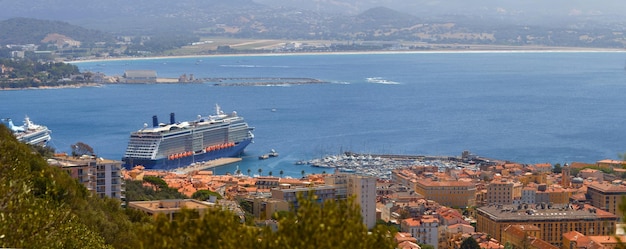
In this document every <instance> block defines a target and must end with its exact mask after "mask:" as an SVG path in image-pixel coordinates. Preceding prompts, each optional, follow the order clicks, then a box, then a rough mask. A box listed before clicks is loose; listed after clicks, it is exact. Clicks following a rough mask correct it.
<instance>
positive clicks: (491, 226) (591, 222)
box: [476, 203, 617, 247]
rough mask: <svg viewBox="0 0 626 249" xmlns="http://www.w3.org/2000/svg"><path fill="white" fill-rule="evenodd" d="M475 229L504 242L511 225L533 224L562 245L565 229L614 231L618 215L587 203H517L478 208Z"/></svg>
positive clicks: (542, 235) (547, 238) (594, 232)
mask: <svg viewBox="0 0 626 249" xmlns="http://www.w3.org/2000/svg"><path fill="white" fill-rule="evenodd" d="M476 216H477V217H476V231H478V232H485V233H488V234H490V235H491V236H492V237H493V238H495V239H496V240H498V241H503V240H502V239H503V231H504V229H505V228H506V227H508V226H509V225H533V226H536V227H538V228H539V229H541V232H540V233H539V234H538V237H540V238H541V239H543V240H545V241H547V242H548V243H550V244H552V245H555V246H558V247H560V246H562V243H563V241H562V239H561V237H562V235H563V232H564V231H572V230H576V231H580V232H581V233H583V234H587V235H611V234H615V231H616V222H617V216H615V215H614V214H612V213H609V212H606V211H603V210H601V209H598V208H596V207H593V206H591V205H588V204H567V205H565V204H559V205H552V204H543V203H542V204H534V205H529V204H518V205H488V206H483V207H479V208H477V210H476Z"/></svg>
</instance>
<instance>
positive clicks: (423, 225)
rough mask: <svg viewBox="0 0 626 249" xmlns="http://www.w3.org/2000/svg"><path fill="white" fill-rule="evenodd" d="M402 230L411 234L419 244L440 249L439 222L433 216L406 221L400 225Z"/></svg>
mask: <svg viewBox="0 0 626 249" xmlns="http://www.w3.org/2000/svg"><path fill="white" fill-rule="evenodd" d="M400 230H401V231H402V232H406V233H410V234H411V236H413V237H414V238H416V239H417V242H418V243H419V244H426V245H431V246H433V247H434V248H435V249H437V248H439V233H440V232H439V220H438V219H437V218H435V217H433V216H428V215H425V216H422V217H421V218H408V219H404V220H402V222H401V223H400Z"/></svg>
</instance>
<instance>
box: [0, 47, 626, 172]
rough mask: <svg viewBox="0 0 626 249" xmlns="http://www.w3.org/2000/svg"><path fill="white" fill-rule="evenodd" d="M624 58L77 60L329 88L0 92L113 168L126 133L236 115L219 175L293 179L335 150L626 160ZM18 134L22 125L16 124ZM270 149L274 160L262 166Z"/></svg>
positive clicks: (61, 144) (100, 68) (109, 69)
mask: <svg viewBox="0 0 626 249" xmlns="http://www.w3.org/2000/svg"><path fill="white" fill-rule="evenodd" d="M625 59H626V54H624V53H619V52H593V53H592V52H523V53H522V52H497V53H496V52H475V53H395V54H393V53H388V54H317V55H288V56H271V55H254V56H211V57H196V58H162V59H146V60H119V61H98V62H82V63H77V64H76V65H78V67H79V68H80V69H81V70H83V71H85V70H90V71H94V72H103V73H106V74H107V75H122V74H123V73H124V71H125V70H155V71H156V72H157V73H158V76H159V77H170V78H178V77H179V76H180V75H182V74H187V76H189V75H190V74H193V75H194V77H195V78H206V77H307V78H315V79H320V80H323V81H327V82H330V83H328V84H311V85H292V86H245V87H244V86H228V87H225V86H219V87H218V86H213V84H212V83H200V84H184V85H183V84H136V85H135V84H133V85H123V84H115V85H103V86H101V87H85V88H76V89H73V88H66V89H46V90H16V91H2V92H0V116H2V117H11V118H13V119H14V120H16V121H18V120H22V119H23V117H24V116H25V115H28V116H29V117H30V118H31V119H32V120H33V121H34V122H35V123H38V124H42V125H46V126H48V127H49V128H50V129H51V130H52V131H53V132H52V137H53V140H52V143H51V145H52V146H54V147H55V148H56V149H57V150H58V151H70V150H71V149H70V145H71V144H75V143H76V142H83V143H86V144H89V145H90V146H92V147H93V148H94V150H95V152H96V153H97V154H98V155H99V156H101V157H105V158H111V159H117V160H120V159H121V158H122V156H123V154H124V151H125V149H126V144H127V142H128V137H129V134H130V132H132V131H135V130H138V129H140V128H142V127H143V125H144V123H148V124H151V122H152V120H151V117H152V116H153V115H157V116H158V117H159V118H160V121H161V122H168V121H169V113H171V112H174V113H176V119H177V121H185V120H192V119H194V118H195V117H196V116H197V115H199V114H202V115H208V114H211V113H213V112H214V106H215V104H219V105H220V106H221V107H222V109H223V110H224V111H225V112H231V111H236V112H237V113H238V114H239V115H240V116H242V117H244V118H245V120H246V121H247V122H248V123H249V125H250V126H253V127H254V128H255V129H254V134H255V140H254V143H253V144H251V145H250V146H248V148H247V149H246V152H245V155H244V160H243V161H242V162H240V163H238V164H236V165H228V166H223V167H220V168H217V169H215V171H216V173H218V174H225V173H233V172H234V171H235V170H236V169H239V170H241V172H242V173H244V174H247V170H248V169H250V171H251V174H258V169H261V170H262V173H261V174H263V175H267V174H268V173H269V172H270V171H271V172H272V173H273V175H274V176H278V175H279V172H280V171H281V170H282V171H283V172H284V175H286V176H287V175H289V176H294V177H299V176H300V174H301V172H302V171H305V173H314V172H317V173H319V172H322V171H323V170H327V169H320V168H313V167H310V166H307V165H295V164H294V163H295V162H297V161H300V160H310V159H314V158H320V157H323V156H326V155H330V154H338V153H340V152H342V151H353V152H358V153H371V154H385V153H389V154H411V155H451V156H457V155H460V154H461V152H462V151H464V150H469V151H471V152H472V153H474V154H477V155H479V156H483V157H488V158H496V159H503V160H510V161H515V162H520V163H544V162H548V163H553V164H554V163H561V164H563V163H571V162H591V163H593V162H595V161H597V160H602V159H617V158H618V154H619V153H623V152H626V145H625V144H624V141H626V129H625V128H626V125H625V123H626V122H625V120H626V112H625V111H624V109H625V107H626V71H625V69H624V61H625ZM18 123H19V121H18ZM271 149H274V150H276V151H277V152H278V153H279V154H280V155H279V157H277V158H270V159H267V160H259V159H258V156H259V155H262V154H265V153H268V152H269V151H270V150H271Z"/></svg>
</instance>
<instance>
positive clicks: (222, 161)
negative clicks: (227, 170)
mask: <svg viewBox="0 0 626 249" xmlns="http://www.w3.org/2000/svg"><path fill="white" fill-rule="evenodd" d="M241 160H242V159H241V158H238V157H223V158H218V159H215V160H211V161H206V162H199V163H196V164H193V165H189V166H186V167H180V168H176V169H173V170H172V171H174V172H176V173H179V174H187V173H191V172H193V171H200V170H205V169H210V168H215V167H219V166H224V165H227V164H231V163H236V162H240V161H241Z"/></svg>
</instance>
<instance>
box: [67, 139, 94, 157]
mask: <svg viewBox="0 0 626 249" xmlns="http://www.w3.org/2000/svg"><path fill="white" fill-rule="evenodd" d="M71 148H72V156H82V155H89V156H91V155H93V154H94V153H93V148H91V146H89V145H88V144H86V143H83V142H78V143H76V144H72V146H71Z"/></svg>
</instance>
